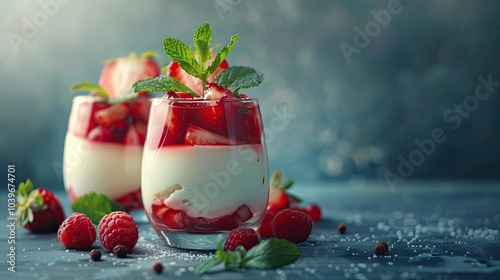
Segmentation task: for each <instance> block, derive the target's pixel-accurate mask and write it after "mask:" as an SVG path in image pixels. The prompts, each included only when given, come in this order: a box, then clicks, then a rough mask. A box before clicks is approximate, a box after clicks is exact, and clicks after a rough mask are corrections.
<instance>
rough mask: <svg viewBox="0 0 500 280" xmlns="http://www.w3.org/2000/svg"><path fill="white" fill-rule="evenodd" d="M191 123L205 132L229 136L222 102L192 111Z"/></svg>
mask: <svg viewBox="0 0 500 280" xmlns="http://www.w3.org/2000/svg"><path fill="white" fill-rule="evenodd" d="M211 105H212V104H211ZM190 122H191V123H192V124H193V125H196V126H198V127H201V128H203V129H205V130H208V131H212V132H214V133H216V134H219V135H223V136H227V124H226V114H225V112H224V105H223V104H222V103H221V102H220V101H219V102H215V101H214V103H213V105H212V106H205V107H202V108H196V109H193V110H190Z"/></svg>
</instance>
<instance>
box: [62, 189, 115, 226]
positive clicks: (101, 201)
mask: <svg viewBox="0 0 500 280" xmlns="http://www.w3.org/2000/svg"><path fill="white" fill-rule="evenodd" d="M71 209H72V210H73V211H74V212H78V213H82V214H85V215H87V217H89V218H90V220H92V223H94V224H96V225H97V224H99V221H100V220H101V219H102V217H104V216H105V215H106V214H109V213H111V212H114V211H124V209H123V207H122V206H121V205H119V204H118V203H116V202H114V201H113V200H111V199H109V198H108V197H107V196H106V195H104V194H97V193H95V192H89V193H88V194H85V195H83V196H80V197H79V198H77V199H76V200H75V201H73V203H72V204H71Z"/></svg>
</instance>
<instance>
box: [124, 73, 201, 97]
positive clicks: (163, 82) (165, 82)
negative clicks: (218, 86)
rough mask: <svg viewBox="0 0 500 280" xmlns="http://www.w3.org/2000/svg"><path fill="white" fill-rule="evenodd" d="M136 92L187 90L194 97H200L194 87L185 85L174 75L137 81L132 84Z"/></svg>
mask: <svg viewBox="0 0 500 280" xmlns="http://www.w3.org/2000/svg"><path fill="white" fill-rule="evenodd" d="M132 87H133V88H134V91H135V92H140V91H151V92H169V91H174V92H186V93H189V94H191V95H192V96H194V97H198V94H196V93H195V92H194V91H193V90H192V89H190V88H188V87H187V86H185V85H184V84H183V83H181V82H179V81H178V80H177V79H175V78H173V77H167V76H160V77H156V78H147V79H142V80H139V81H137V82H136V83H135V84H133V85H132Z"/></svg>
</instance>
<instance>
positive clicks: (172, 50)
mask: <svg viewBox="0 0 500 280" xmlns="http://www.w3.org/2000/svg"><path fill="white" fill-rule="evenodd" d="M163 49H164V50H165V52H166V53H167V54H168V56H170V58H171V59H172V60H173V61H177V62H179V64H180V66H181V68H182V69H184V71H186V72H187V73H188V74H189V75H192V76H195V77H198V78H200V77H201V75H202V74H203V70H204V69H203V68H204V66H203V65H200V64H199V63H198V61H197V60H196V58H195V57H194V54H193V51H192V50H191V49H190V48H189V46H188V45H186V44H184V43H183V42H182V41H180V40H178V39H175V38H165V39H164V40H163Z"/></svg>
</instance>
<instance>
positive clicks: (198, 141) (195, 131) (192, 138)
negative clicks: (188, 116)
mask: <svg viewBox="0 0 500 280" xmlns="http://www.w3.org/2000/svg"><path fill="white" fill-rule="evenodd" d="M184 140H185V141H186V144H188V145H229V139H227V138H226V137H224V136H221V135H218V134H215V133H213V132H211V131H208V130H205V129H203V128H200V127H198V126H195V125H191V124H190V125H189V126H188V128H187V132H186V136H185V138H184Z"/></svg>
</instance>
